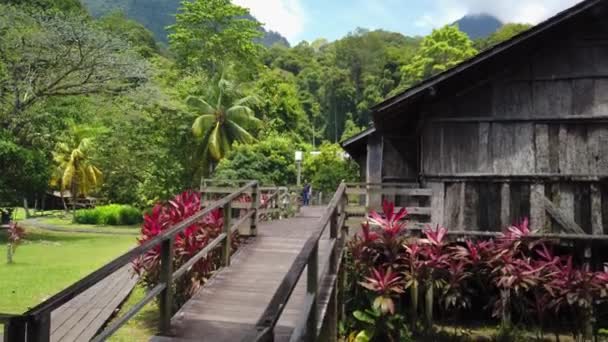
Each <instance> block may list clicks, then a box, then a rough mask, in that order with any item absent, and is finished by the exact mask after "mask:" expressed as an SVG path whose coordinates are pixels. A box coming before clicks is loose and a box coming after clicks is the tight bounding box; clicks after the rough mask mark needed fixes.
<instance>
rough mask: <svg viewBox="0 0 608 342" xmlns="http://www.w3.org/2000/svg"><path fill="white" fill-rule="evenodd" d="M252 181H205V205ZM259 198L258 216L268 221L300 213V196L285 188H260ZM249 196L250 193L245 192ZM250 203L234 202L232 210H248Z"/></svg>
mask: <svg viewBox="0 0 608 342" xmlns="http://www.w3.org/2000/svg"><path fill="white" fill-rule="evenodd" d="M247 182H251V181H243V180H203V181H202V182H201V188H200V191H201V193H202V194H203V196H204V197H203V203H204V204H206V203H210V202H212V201H213V199H214V197H217V196H222V195H226V194H230V193H233V192H234V191H236V190H238V188H239V187H240V185H241V184H243V183H247ZM258 191H259V194H258V197H259V202H260V207H259V211H258V214H259V215H260V216H261V217H262V218H263V219H267V218H270V217H271V216H273V215H274V216H275V217H276V216H278V218H285V217H286V216H289V215H293V214H295V213H296V212H298V211H299V207H300V203H299V199H298V195H297V194H296V193H293V192H292V191H290V190H289V188H288V187H285V186H259V187H258ZM244 194H247V195H249V194H250V192H247V191H246V192H244ZM249 205H250V204H249V203H247V202H238V201H234V202H233V204H232V208H234V209H247V208H249Z"/></svg>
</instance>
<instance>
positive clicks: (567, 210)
mask: <svg viewBox="0 0 608 342" xmlns="http://www.w3.org/2000/svg"><path fill="white" fill-rule="evenodd" d="M558 200H559V201H558V202H557V203H556V204H557V205H558V207H559V210H560V211H561V212H562V213H563V215H564V216H566V217H567V218H569V219H571V220H574V185H573V184H571V183H561V184H559V196H558Z"/></svg>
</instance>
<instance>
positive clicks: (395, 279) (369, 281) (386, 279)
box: [359, 267, 403, 295]
mask: <svg viewBox="0 0 608 342" xmlns="http://www.w3.org/2000/svg"><path fill="white" fill-rule="evenodd" d="M365 280H366V281H365V282H360V283H359V284H360V285H361V286H363V287H365V288H366V289H368V290H371V291H374V292H376V293H378V294H380V295H391V294H392V293H403V288H402V286H401V284H400V281H401V277H400V276H399V275H398V274H397V273H394V272H393V271H392V270H391V268H390V267H389V268H388V270H387V271H386V272H385V271H384V270H382V269H378V268H374V269H372V275H371V277H365Z"/></svg>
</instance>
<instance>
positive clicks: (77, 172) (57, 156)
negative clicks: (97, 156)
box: [51, 134, 102, 212]
mask: <svg viewBox="0 0 608 342" xmlns="http://www.w3.org/2000/svg"><path fill="white" fill-rule="evenodd" d="M79 135H80V134H75V136H74V137H73V139H72V141H71V142H70V143H66V142H59V143H57V146H56V148H55V151H54V152H53V160H54V161H55V163H56V164H57V167H56V169H55V173H54V175H53V178H52V179H51V185H53V186H57V185H59V186H60V189H61V199H62V200H63V192H64V191H65V190H66V189H70V192H71V196H72V210H73V211H74V212H75V211H76V198H77V197H78V196H80V195H83V196H86V195H87V194H88V193H89V192H90V191H92V190H93V189H95V188H98V187H99V186H100V185H101V182H102V173H101V171H100V170H99V169H98V168H97V167H96V166H95V165H93V164H92V162H91V158H90V154H89V152H90V150H91V139H90V138H81V137H79ZM63 205H64V208H65V209H66V211H67V206H66V205H65V200H64V202H63Z"/></svg>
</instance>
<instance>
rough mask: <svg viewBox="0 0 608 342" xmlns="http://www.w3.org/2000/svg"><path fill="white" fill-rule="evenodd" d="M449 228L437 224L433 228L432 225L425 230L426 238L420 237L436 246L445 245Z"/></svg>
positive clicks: (422, 240) (422, 241)
mask: <svg viewBox="0 0 608 342" xmlns="http://www.w3.org/2000/svg"><path fill="white" fill-rule="evenodd" d="M447 233H448V230H447V229H446V228H444V227H441V226H439V225H437V227H436V228H435V229H434V230H433V229H432V228H431V227H430V226H427V229H426V230H425V231H424V235H425V236H426V238H425V239H420V242H421V243H423V244H430V245H433V246H436V247H442V246H443V245H444V239H445V237H446V236H447Z"/></svg>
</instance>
